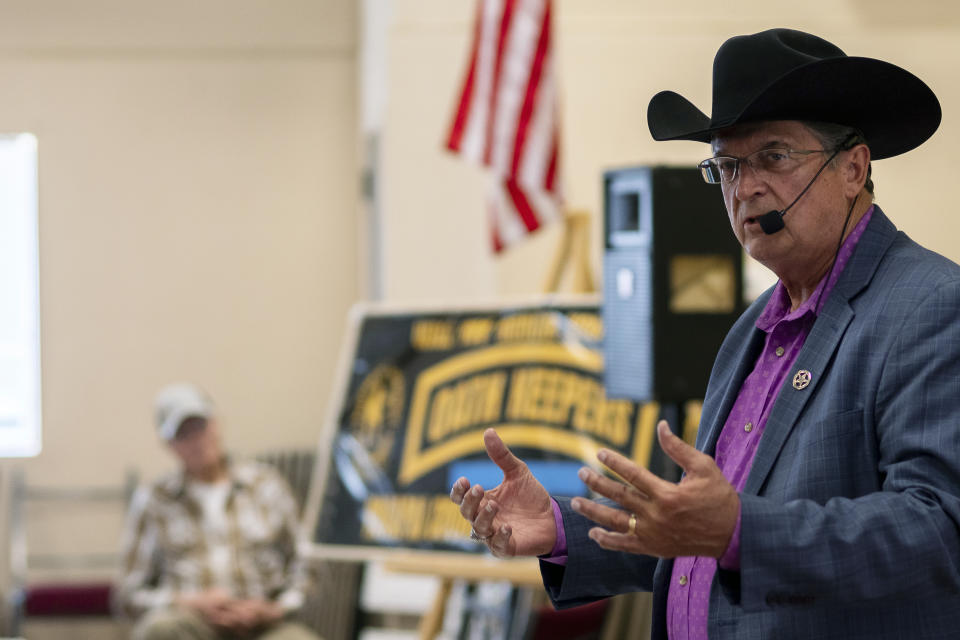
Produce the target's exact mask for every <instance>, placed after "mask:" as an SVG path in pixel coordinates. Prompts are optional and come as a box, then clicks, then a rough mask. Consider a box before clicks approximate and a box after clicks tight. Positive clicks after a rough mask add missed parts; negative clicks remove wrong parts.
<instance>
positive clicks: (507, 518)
mask: <svg viewBox="0 0 960 640" xmlns="http://www.w3.org/2000/svg"><path fill="white" fill-rule="evenodd" d="M483 444H484V447H486V450H487V455H488V456H490V459H491V460H493V462H494V463H495V464H496V465H497V466H498V467H500V469H501V470H502V471H503V482H501V483H500V484H499V485H498V486H496V487H495V488H493V489H490V490H489V491H486V492H484V490H483V487H481V486H480V485H478V484H477V485H473V486H472V487H471V486H470V481H469V480H467V479H466V478H463V477H461V478H459V479H458V480H457V481H456V482H454V483H453V488H451V489H450V499H451V500H453V502H454V503H455V504H458V505H460V514H461V515H462V516H463V517H464V519H466V520H467V522H469V523H470V526H471V527H473V531H474V532H475V533H476V535H477V536H479V537H480V538H482V539H484V540H483V541H484V542H485V544H486V545H487V547H489V549H490V551H492V552H493V554H494V555H495V556H497V557H501V558H505V557H511V556H539V555H543V554H546V553H550V551H552V550H553V546H554V544H556V541H557V526H556V521H555V520H554V517H553V504H552V502H551V500H550V495H549V494H548V493H547V491H546V489H544V488H543V485H542V484H540V482H539V481H537V479H536V478H535V477H534V475H533V474H532V473H530V469H529V468H528V467H527V465H526V463H524V462H523V461H522V460H520V459H519V458H518V457H516V456H515V455H513V454H512V453H511V452H510V449H508V448H507V445H505V444H504V443H503V440H501V439H500V436H498V435H497V432H496V431H494V430H493V429H487V430H486V431H485V432H484V433H483Z"/></svg>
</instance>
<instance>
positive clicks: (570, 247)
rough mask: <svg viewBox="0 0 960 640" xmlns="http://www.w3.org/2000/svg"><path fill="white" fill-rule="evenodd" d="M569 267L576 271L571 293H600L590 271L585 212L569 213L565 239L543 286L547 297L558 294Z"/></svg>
mask: <svg viewBox="0 0 960 640" xmlns="http://www.w3.org/2000/svg"><path fill="white" fill-rule="evenodd" d="M568 265H570V266H572V268H573V280H572V282H571V289H572V290H573V292H574V293H593V292H595V291H596V290H597V286H596V284H595V282H594V279H593V269H592V268H591V267H590V214H589V213H588V212H586V211H568V212H567V214H566V215H565V216H564V219H563V235H562V236H561V237H560V244H559V245H558V246H557V250H556V252H555V253H554V256H553V262H551V264H550V270H549V271H548V272H547V279H546V281H545V282H544V286H543V290H544V292H545V293H556V292H557V291H559V289H560V282H561V280H562V279H563V272H564V271H565V270H566V268H567V266H568Z"/></svg>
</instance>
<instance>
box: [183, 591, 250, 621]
mask: <svg viewBox="0 0 960 640" xmlns="http://www.w3.org/2000/svg"><path fill="white" fill-rule="evenodd" d="M177 604H178V605H179V606H181V607H184V608H186V609H190V610H192V611H195V612H196V613H197V615H199V616H200V617H201V618H203V620H204V621H205V622H207V623H209V624H211V625H213V626H214V627H220V628H223V629H233V628H235V627H237V626H238V624H239V621H238V620H237V617H236V615H235V614H234V612H233V606H232V605H233V598H231V597H230V594H228V593H227V592H226V591H223V590H222V589H207V590H206V591H201V592H200V593H195V594H191V595H188V596H181V597H180V598H178V599H177Z"/></svg>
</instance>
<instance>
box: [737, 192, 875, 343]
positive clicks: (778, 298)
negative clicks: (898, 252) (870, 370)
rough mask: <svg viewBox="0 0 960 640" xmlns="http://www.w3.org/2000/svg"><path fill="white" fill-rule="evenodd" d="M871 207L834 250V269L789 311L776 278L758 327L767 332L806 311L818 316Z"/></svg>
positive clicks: (758, 320) (781, 283) (804, 313)
mask: <svg viewBox="0 0 960 640" xmlns="http://www.w3.org/2000/svg"><path fill="white" fill-rule="evenodd" d="M874 209H875V205H870V208H869V209H867V212H866V213H865V214H863V217H862V218H860V221H859V222H858V223H857V226H856V227H854V228H853V231H851V232H850V235H848V236H847V239H846V240H844V241H843V246H842V247H840V251H839V252H838V253H837V260H836V262H835V263H834V265H833V268H831V269H830V270H829V271H828V272H827V274H826V275H825V276H823V278H821V279H820V282H819V283H818V284H817V288H816V289H814V290H813V293H812V294H810V297H809V298H807V299H806V300H804V302H803V304H801V305H800V306H799V307H797V308H796V309H795V310H793V311H791V310H790V296H789V295H787V288H786V287H785V286H783V282H782V281H777V285H776V287H775V288H774V290H773V294H772V295H771V296H770V300H768V301H767V305H766V306H765V307H764V308H763V312H762V313H761V314H760V316H759V317H758V318H757V322H756V326H757V328H758V329H760V330H761V331H764V332H766V333H769V332H770V331H771V330H772V329H773V327H774V326H776V324H777V323H778V322H780V321H782V320H788V321H790V320H797V319H799V318H802V317H803V316H805V315H807V314H808V313H809V314H812V315H813V316H814V317H816V316H817V315H819V313H820V310H822V309H823V304H824V303H826V301H827V299H828V298H829V297H830V292H831V291H833V287H834V285H836V284H837V280H838V279H839V278H840V274H841V273H843V269H844V267H846V266H847V262H849V261H850V256H852V255H853V250H854V248H855V247H856V246H857V242H859V240H860V237H861V236H862V235H863V232H864V231H865V230H866V228H867V225H868V224H869V223H870V219H871V218H872V217H873V211H874ZM828 278H829V280H828ZM821 300H822V302H821ZM818 302H820V307H819V309H814V308H813V305H815V304H817V303H818Z"/></svg>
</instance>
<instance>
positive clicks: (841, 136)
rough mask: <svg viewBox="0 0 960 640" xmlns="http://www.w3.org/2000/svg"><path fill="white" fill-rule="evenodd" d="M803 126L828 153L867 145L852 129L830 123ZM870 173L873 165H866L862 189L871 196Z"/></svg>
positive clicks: (858, 133)
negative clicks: (865, 176) (865, 175)
mask: <svg viewBox="0 0 960 640" xmlns="http://www.w3.org/2000/svg"><path fill="white" fill-rule="evenodd" d="M803 124H804V126H806V127H807V129H809V130H810V132H811V133H812V134H813V135H814V136H816V138H817V140H819V141H820V144H821V145H822V146H823V148H824V149H827V150H830V151H833V150H835V149H841V150H843V151H846V150H847V149H852V148H853V147H854V146H856V145H858V144H867V140H866V138H864V137H863V134H862V133H860V131H858V130H857V129H854V128H853V127H848V126H846V125H842V124H833V123H831V122H804V123H803ZM867 146H869V145H867ZM872 173H873V164H872V163H870V164H868V165H867V181H866V183H864V185H863V187H864V188H865V189H866V190H867V193H869V194H870V195H871V196H873V180H872V179H871V177H870V175H871V174H872Z"/></svg>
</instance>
